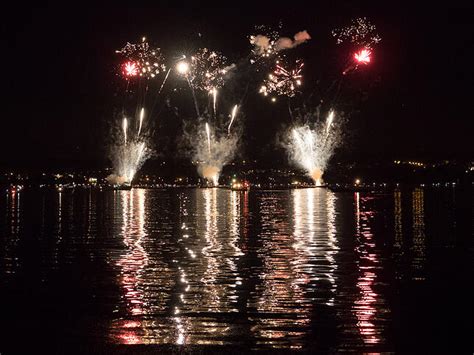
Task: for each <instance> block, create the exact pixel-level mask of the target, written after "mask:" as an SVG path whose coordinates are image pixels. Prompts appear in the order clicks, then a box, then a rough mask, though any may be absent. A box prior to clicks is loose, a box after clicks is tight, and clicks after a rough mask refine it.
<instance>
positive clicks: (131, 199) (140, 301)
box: [116, 189, 148, 344]
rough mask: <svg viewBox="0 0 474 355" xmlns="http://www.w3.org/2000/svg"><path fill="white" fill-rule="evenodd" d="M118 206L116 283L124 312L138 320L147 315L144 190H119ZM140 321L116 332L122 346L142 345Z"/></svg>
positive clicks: (126, 322)
mask: <svg viewBox="0 0 474 355" xmlns="http://www.w3.org/2000/svg"><path fill="white" fill-rule="evenodd" d="M119 193H120V205H121V206H122V238H123V243H124V244H125V247H126V249H127V250H126V253H125V254H124V255H123V256H122V257H121V258H120V259H119V260H118V261H117V263H116V265H117V266H118V267H120V269H121V272H120V276H119V283H120V284H121V286H122V288H123V290H124V302H125V307H126V311H127V313H128V314H129V315H130V316H132V317H133V318H135V319H137V318H138V319H141V317H140V316H143V315H144V314H146V313H147V309H148V308H147V303H146V300H145V299H146V297H145V294H144V288H145V285H144V284H143V281H142V272H143V270H144V268H145V267H146V265H147V264H148V254H147V252H146V250H145V248H144V247H143V245H142V243H143V239H144V238H145V236H146V234H145V223H146V221H145V198H146V191H145V190H143V189H133V190H131V191H120V192H119ZM142 326H143V324H142V321H139V320H126V321H125V322H124V324H123V325H122V327H121V328H120V329H119V334H118V335H117V338H118V339H119V341H121V342H123V343H125V344H138V343H143V342H145V340H144V338H143V337H141V336H140V334H141V333H142V331H141V327H142Z"/></svg>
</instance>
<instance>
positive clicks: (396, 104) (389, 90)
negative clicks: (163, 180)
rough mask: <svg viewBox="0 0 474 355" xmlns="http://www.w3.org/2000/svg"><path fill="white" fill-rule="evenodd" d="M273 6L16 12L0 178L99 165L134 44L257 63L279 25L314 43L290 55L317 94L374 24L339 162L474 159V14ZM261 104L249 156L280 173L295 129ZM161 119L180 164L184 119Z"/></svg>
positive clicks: (246, 149)
mask: <svg viewBox="0 0 474 355" xmlns="http://www.w3.org/2000/svg"><path fill="white" fill-rule="evenodd" d="M275 3H276V2H258V3H257V2H251V3H247V4H246V3H244V2H232V3H231V4H233V5H234V6H233V7H226V6H223V5H222V6H221V7H216V6H215V5H212V6H211V5H210V4H213V2H211V3H210V4H206V2H202V1H201V2H198V1H195V2H193V4H192V5H190V4H189V3H186V2H176V1H170V2H165V1H156V2H155V4H154V5H146V6H145V5H144V6H138V5H136V4H137V2H130V3H129V4H134V6H130V5H129V6H126V5H124V4H122V5H119V4H118V3H115V4H110V5H107V6H106V5H103V6H100V7H99V6H98V7H94V6H93V5H88V6H86V5H82V6H80V5H76V6H77V7H74V6H71V5H69V4H68V5H65V4H62V5H57V4H55V5H53V4H51V5H49V6H44V7H26V6H25V7H19V6H18V7H16V8H12V9H10V10H9V11H5V13H4V16H3V17H4V20H3V22H2V25H1V26H2V48H3V49H4V50H3V51H2V52H3V53H2V64H3V65H2V67H3V69H4V73H3V76H2V79H3V80H2V82H3V95H2V97H3V100H2V102H3V103H4V104H6V110H4V111H3V110H2V111H3V115H2V129H1V130H0V132H1V133H0V134H1V137H0V145H1V150H0V164H1V165H3V166H7V165H16V166H30V165H38V164H50V165H54V164H59V165H61V164H63V165H77V166H82V167H88V166H97V165H100V164H102V162H103V161H104V159H105V157H106V148H105V146H106V142H107V141H106V138H105V137H107V132H108V130H109V128H108V127H109V126H110V123H111V122H113V120H114V115H116V114H117V111H118V110H120V108H119V107H117V102H118V99H117V98H118V97H120V87H121V83H120V82H119V78H118V77H117V76H116V75H115V73H116V67H115V64H116V63H117V56H116V55H115V53H114V51H115V49H118V48H120V47H121V46H122V45H123V44H124V43H125V42H127V41H135V40H138V39H139V38H141V36H143V35H146V36H147V38H148V39H149V40H150V42H153V43H156V45H157V46H160V47H162V48H163V50H164V51H165V54H167V55H168V56H176V55H179V54H180V53H183V52H186V51H191V50H193V49H197V48H198V47H201V46H208V47H209V48H212V49H216V50H219V51H221V52H223V53H224V54H225V55H227V56H228V57H229V58H231V59H232V60H233V61H238V59H239V58H244V57H245V56H247V55H248V52H249V50H250V46H249V43H248V40H247V36H248V35H249V34H250V33H252V32H253V27H254V25H259V24H265V25H276V24H278V22H279V21H282V23H283V32H282V35H286V36H292V35H293V34H294V33H295V32H297V31H300V30H303V29H306V30H308V32H309V33H310V34H311V35H312V37H313V39H312V40H311V42H309V43H307V44H305V45H302V46H300V47H299V48H296V49H294V50H293V51H294V53H291V55H292V56H301V57H303V58H305V63H306V67H305V88H309V87H311V85H312V83H313V82H314V80H317V79H319V78H323V79H322V81H324V80H328V82H329V79H330V78H331V75H332V74H334V75H335V74H336V71H335V70H334V68H336V67H338V65H339V63H338V61H340V58H338V52H337V50H338V49H337V48H335V45H334V42H333V40H332V38H331V37H330V31H331V29H332V28H334V27H335V26H342V25H344V24H346V23H348V22H349V21H350V19H351V18H354V17H358V16H367V17H368V18H369V19H370V20H371V21H372V22H373V23H374V24H376V26H377V28H378V32H379V33H380V35H381V36H382V38H383V40H382V42H381V43H380V45H379V46H378V47H377V49H376V52H375V54H374V61H373V63H371V64H370V66H368V67H367V68H364V71H363V72H361V73H357V74H355V75H354V76H353V77H351V78H349V80H348V83H347V87H346V88H347V91H346V96H345V97H343V98H342V99H344V100H345V102H341V107H342V106H344V110H345V111H346V117H347V119H348V122H347V123H346V130H347V131H348V133H349V134H348V137H347V142H346V143H345V145H344V147H343V149H342V150H341V151H340V153H339V155H338V156H337V157H338V158H340V159H349V160H350V159H354V160H358V159H364V158H366V157H370V158H395V157H399V156H402V157H403V156H409V157H422V158H423V157H426V158H448V157H449V158H450V157H460V158H461V157H462V158H466V157H467V158H472V156H473V153H474V150H473V144H472V138H471V135H472V128H473V124H472V94H473V90H472V82H473V65H472V60H473V57H472V48H473V26H472V14H473V7H472V5H470V4H469V2H466V3H465V4H454V3H451V2H450V3H449V4H444V8H434V7H433V6H432V5H430V6H427V5H426V6H425V5H420V4H418V5H401V4H400V3H398V2H385V1H379V2H374V3H372V4H371V5H369V4H368V3H365V5H360V4H359V3H360V2H356V1H339V2H337V1H336V2H334V1H325V2H316V1H298V2H292V3H290V4H289V6H283V5H275ZM318 3H319V5H318ZM78 4H79V3H78ZM374 4H375V5H374ZM198 33H200V34H201V36H198ZM339 53H340V52H339ZM331 71H333V72H334V73H333V72H331ZM122 84H123V83H122ZM117 95H119V96H117ZM250 95H251V96H252V97H250V98H249V99H248V100H247V101H246V104H245V106H244V107H243V109H242V110H243V111H244V113H245V118H244V138H243V144H244V146H243V150H242V156H243V157H246V158H258V159H261V160H267V161H272V160H273V159H274V158H275V154H281V152H279V151H278V149H274V146H275V137H276V136H277V134H278V133H279V130H281V129H282V127H283V126H285V125H288V124H289V123H290V122H291V120H290V118H289V117H288V113H287V112H288V111H287V106H286V104H283V103H278V104H276V105H274V104H271V103H269V102H268V100H264V99H262V98H261V97H260V96H259V95H258V94H257V93H255V92H253V93H250V94H249V96H250ZM165 96H166V95H165ZM165 111H166V109H165ZM156 119H157V120H158V121H159V124H158V125H157V128H158V129H157V132H156V134H155V138H156V144H157V146H158V149H159V150H161V156H162V157H168V158H169V157H171V156H175V154H176V144H175V143H176V140H177V138H176V134H177V133H179V129H180V126H179V125H177V123H176V122H175V121H176V120H178V118H176V117H175V116H173V115H170V114H169V113H168V114H167V113H166V112H165V113H163V116H160V117H158V118H156ZM181 119H184V120H187V119H192V118H188V117H182V118H181ZM173 132H174V133H173ZM173 146H174V148H173ZM280 158H282V159H283V158H284V157H280Z"/></svg>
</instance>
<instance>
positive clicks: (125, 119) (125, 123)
mask: <svg viewBox="0 0 474 355" xmlns="http://www.w3.org/2000/svg"><path fill="white" fill-rule="evenodd" d="M127 128H128V121H127V118H126V117H124V118H123V121H122V129H123V139H124V144H125V145H127Z"/></svg>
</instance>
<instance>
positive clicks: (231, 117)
mask: <svg viewBox="0 0 474 355" xmlns="http://www.w3.org/2000/svg"><path fill="white" fill-rule="evenodd" d="M238 108H239V106H238V105H235V106H234V108H233V109H232V113H231V115H230V123H229V127H227V133H228V134H230V127H231V126H232V122H234V119H235V116H236V115H237V109H238Z"/></svg>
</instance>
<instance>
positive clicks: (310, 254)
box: [0, 188, 454, 350]
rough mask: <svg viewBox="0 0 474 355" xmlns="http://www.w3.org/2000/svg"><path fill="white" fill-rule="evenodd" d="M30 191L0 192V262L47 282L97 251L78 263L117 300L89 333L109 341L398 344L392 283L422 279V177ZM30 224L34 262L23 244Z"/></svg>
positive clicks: (11, 276) (94, 287)
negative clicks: (383, 182) (359, 184)
mask: <svg viewBox="0 0 474 355" xmlns="http://www.w3.org/2000/svg"><path fill="white" fill-rule="evenodd" d="M20 196H21V198H20ZM29 196H30V195H28V193H27V192H21V193H16V194H7V195H6V196H5V197H4V199H3V200H2V202H1V204H0V213H1V214H2V215H3V216H5V218H4V220H3V222H2V224H0V228H1V229H0V232H2V235H3V237H2V239H0V274H1V275H2V276H5V277H6V276H8V278H6V279H5V280H6V281H8V282H13V283H14V282H15V277H16V275H17V273H19V271H20V270H25V265H27V263H30V264H31V265H36V267H37V268H39V269H41V272H40V273H39V274H40V276H41V282H47V281H48V280H52V279H53V276H52V275H56V274H53V271H54V272H58V271H60V270H61V268H64V267H66V266H68V265H71V264H73V263H77V262H78V261H77V260H78V259H77V257H78V255H82V259H80V260H81V261H80V262H81V264H80V265H87V263H88V262H90V263H91V265H92V263H96V262H97V261H103V262H104V265H105V266H103V267H102V268H99V269H98V268H92V269H91V271H86V272H87V273H90V275H93V278H92V279H93V280H94V283H93V284H91V285H90V289H91V292H94V293H96V291H100V292H101V294H102V295H103V296H102V297H103V298H101V300H107V302H110V303H111V304H110V311H107V312H105V313H104V314H102V315H101V316H100V317H99V316H98V318H96V320H95V322H97V323H99V324H103V327H102V328H100V329H102V333H100V334H95V336H96V337H99V338H102V339H104V340H106V341H109V342H112V343H121V344H174V345H236V346H247V347H250V348H256V349H259V348H269V347H270V348H292V349H310V348H312V346H314V345H315V344H316V345H317V344H318V342H319V343H320V342H323V343H324V346H325V347H326V348H327V349H332V350H347V349H359V350H360V349H376V350H378V349H382V350H387V349H388V350H393V345H392V344H393V338H391V337H390V331H389V330H390V329H392V328H393V319H392V318H393V311H392V309H391V304H390V302H389V300H388V298H389V296H390V295H391V294H392V293H393V292H396V291H394V290H393V287H394V286H392V285H390V282H392V281H393V280H395V279H397V280H404V279H409V280H414V281H416V282H420V283H422V282H424V281H425V280H426V270H425V265H426V260H427V257H428V256H427V252H426V248H427V241H426V234H427V228H426V224H427V223H428V221H430V220H429V219H428V218H427V216H426V209H425V205H426V199H425V191H424V190H423V189H415V190H413V191H410V192H407V193H405V192H401V191H395V192H394V193H393V194H391V195H386V196H383V195H371V194H363V193H355V194H353V195H351V194H338V193H333V192H331V191H329V190H327V189H324V188H313V189H295V190H291V191H268V192H265V191H261V192H252V191H251V192H237V191H230V190H224V189H217V188H212V189H189V190H178V191H157V190H144V189H133V190H131V191H116V192H106V193H97V192H91V191H88V192H86V193H84V194H76V193H74V194H72V193H59V194H53V195H47V194H46V195H44V194H43V195H41V198H37V197H35V198H33V197H29ZM25 198H26V200H25ZM387 204H388V206H390V204H392V205H391V206H392V207H387V206H386V205H387ZM48 206H53V208H48ZM37 211H41V214H40V215H38V216H39V217H38V218H37V217H35V216H37V214H38V212H37ZM387 211H390V212H389V213H390V214H389V215H387ZM453 215H454V214H453V213H451V214H450V216H453ZM387 219H388V220H389V221H390V222H389V224H388V225H387V226H386V227H385V224H384V226H383V227H381V224H380V222H381V221H385V222H384V223H386V220H387ZM34 221H38V223H36V222H34ZM437 222H438V221H437ZM35 223H36V224H35ZM432 223H434V222H432ZM450 223H451V222H450ZM34 226H39V227H37V228H39V230H38V231H37V235H38V239H37V240H34V241H35V243H38V245H39V248H38V253H39V256H38V258H37V259H34V262H36V263H37V264H34V263H33V262H30V261H28V259H27V258H26V256H25V255H29V254H26V253H27V252H26V251H25V250H27V249H25V248H27V244H25V242H24V240H25V238H26V236H29V234H28V233H31V231H34V230H35V229H34V228H35V227H34ZM384 228H386V229H384ZM389 236H392V237H393V238H392V239H390V237H389ZM389 240H392V244H391V245H389ZM22 243H23V244H22ZM450 243H451V244H452V238H450ZM387 250H393V256H394V257H393V260H392V259H391V258H390V257H389V258H388V259H387V255H389V253H388V252H387ZM28 252H29V251H28ZM29 253H30V252H29ZM94 265H95V264H94ZM386 265H389V266H390V265H394V267H393V269H392V270H394V271H393V274H390V273H388V272H387V271H385V270H384V267H385V266H386ZM84 268H85V269H86V267H85V266H84ZM22 272H23V273H24V271H22ZM55 277H57V276H55ZM105 284H107V285H113V287H112V286H110V287H108V288H105V287H104V286H103V285H105ZM86 286H87V285H86ZM0 287H1V285H0ZM82 287H84V286H82ZM0 291H1V290H0ZM98 302H99V301H98ZM100 302H105V301H100ZM107 307H108V305H107ZM107 307H106V309H109V308H107ZM91 317H92V316H91ZM321 317H322V318H321ZM92 318H94V317H92ZM320 334H323V335H322V336H321V335H320ZM387 344H388V345H387ZM326 348H325V349H326Z"/></svg>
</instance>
